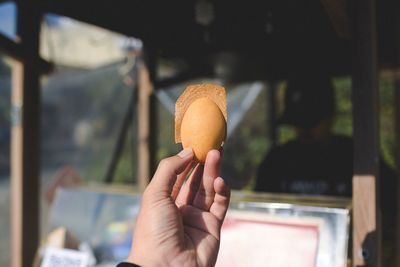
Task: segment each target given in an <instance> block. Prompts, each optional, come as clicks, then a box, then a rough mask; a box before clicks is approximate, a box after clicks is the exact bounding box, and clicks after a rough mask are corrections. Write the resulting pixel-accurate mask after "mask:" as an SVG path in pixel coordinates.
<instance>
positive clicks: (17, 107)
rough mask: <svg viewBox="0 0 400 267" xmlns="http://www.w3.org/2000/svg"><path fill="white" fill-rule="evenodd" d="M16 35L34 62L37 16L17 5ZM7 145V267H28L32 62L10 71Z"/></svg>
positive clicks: (33, 145) (33, 232)
mask: <svg viewBox="0 0 400 267" xmlns="http://www.w3.org/2000/svg"><path fill="white" fill-rule="evenodd" d="M18 8H19V9H18V20H17V22H18V23H17V27H18V34H19V36H20V43H21V45H22V47H25V49H26V50H25V54H24V55H26V56H27V57H28V58H38V52H39V31H40V23H41V13H40V11H39V10H38V8H37V6H35V5H34V2H33V1H30V2H27V3H25V2H24V4H22V3H19V5H18ZM12 75H13V84H12V86H13V88H12V89H13V90H12V112H13V114H12V118H13V119H12V142H11V159H12V162H11V196H12V197H11V255H12V256H11V266H13V267H28V266H31V265H32V263H33V259H34V256H35V252H36V250H37V248H38V245H39V213H40V212H39V211H40V209H39V192H40V187H39V186H40V177H39V168H40V159H39V155H40V153H39V147H40V145H39V131H40V123H39V119H40V87H39V71H38V68H37V66H36V65H35V64H34V62H32V61H29V60H24V61H23V62H22V63H16V64H15V65H14V67H13V74H12Z"/></svg>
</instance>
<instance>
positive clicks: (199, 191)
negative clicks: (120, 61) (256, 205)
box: [128, 149, 230, 267]
mask: <svg viewBox="0 0 400 267" xmlns="http://www.w3.org/2000/svg"><path fill="white" fill-rule="evenodd" d="M220 158H221V156H220V153H219V151H217V150H212V151H210V152H208V154H207V159H206V162H205V165H204V166H202V165H200V164H197V165H196V166H195V168H194V169H193V172H192V174H191V176H190V178H189V179H188V181H187V182H186V183H185V184H184V181H185V178H186V176H187V175H188V174H189V173H190V171H191V170H192V165H193V152H192V150H191V149H185V150H182V151H181V152H180V153H179V154H178V155H176V156H173V157H170V158H167V159H164V160H162V161H161V162H160V164H159V166H158V169H157V171H156V173H155V174H154V177H153V179H152V180H151V182H150V184H149V185H148V187H147V188H146V190H145V192H144V193H143V198H142V203H141V209H140V212H139V216H138V219H137V223H136V228H135V232H134V238H133V245H132V249H131V252H130V255H129V257H128V261H129V262H132V263H135V264H138V265H141V266H144V267H152V266H214V265H215V262H216V260H217V255H218V250H219V243H220V232H221V226H222V222H223V220H224V218H225V214H226V211H227V209H228V205H229V198H230V190H229V188H228V187H227V186H226V184H225V183H224V180H223V179H222V178H221V177H219V176H218V175H219V171H218V167H219V162H220Z"/></svg>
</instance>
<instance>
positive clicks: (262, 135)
mask: <svg viewBox="0 0 400 267" xmlns="http://www.w3.org/2000/svg"><path fill="white" fill-rule="evenodd" d="M198 2H199V4H198V5H197V6H196V10H195V12H197V13H196V14H198V15H197V17H196V19H197V23H198V24H199V25H200V26H199V27H203V28H207V27H208V25H210V24H212V23H213V21H214V20H217V19H216V18H215V17H214V11H213V9H212V6H211V7H210V5H209V4H208V3H209V2H208V1H198ZM210 8H211V10H210ZM292 8H295V7H292ZM244 12H246V10H244ZM16 15H17V8H16V4H15V3H14V2H7V1H5V2H1V3H0V32H1V33H2V34H4V35H5V36H7V37H9V38H11V39H15V38H17V30H16V28H17V26H16ZM265 16H266V17H268V16H272V15H271V14H269V13H268V12H267V13H266V14H265ZM274 19H275V18H273V19H271V21H273V22H274V21H276V19H275V20H274ZM278 22H279V21H278ZM129 23H130V22H129V19H128V18H126V24H127V26H126V27H129V25H128V24H129ZM254 23H255V22H254ZM309 23H310V22H309ZM272 25H273V23H271V24H268V23H266V24H265V23H264V24H263V27H264V29H263V30H264V31H266V32H267V33H268V32H269V31H274V30H275V28H273V27H274V26H272ZM299 25H300V26H299V27H301V25H303V24H299ZM306 25H308V24H307V23H306ZM216 27H217V26H216ZM232 27H233V26H232ZM228 28H229V27H228ZM299 31H301V29H300V30H299ZM204 32H207V31H204ZM232 35H234V34H232ZM202 38H204V40H205V43H207V42H212V41H213V40H216V39H218V36H217V37H215V36H213V35H212V34H210V35H207V34H204V36H202ZM242 38H245V37H242ZM226 42H229V40H227V41H226ZM243 42H245V41H243ZM241 43H242V41H241V40H239V41H237V44H238V46H240V44H241ZM169 45H170V46H171V47H173V46H174V44H169ZM145 47H146V43H145V41H144V40H141V39H140V38H137V37H136V36H126V35H123V34H121V33H117V32H113V31H110V30H108V29H105V28H101V27H99V26H95V25H92V24H89V23H85V22H82V21H79V20H77V19H74V18H70V17H66V16H62V15H59V14H55V13H46V14H44V16H43V19H42V22H41V29H40V56H41V57H42V58H43V59H45V60H47V61H49V62H51V63H53V64H54V70H53V71H52V72H50V73H47V74H45V75H42V77H41V80H40V85H41V103H42V104H41V118H40V119H41V126H40V127H41V128H40V133H41V136H40V138H41V140H40V142H41V146H40V159H41V162H40V168H41V169H40V183H41V186H40V187H41V196H40V201H41V205H40V209H41V213H40V214H41V215H40V216H41V226H42V229H43V227H44V225H45V224H46V221H47V219H48V217H47V216H48V210H49V208H50V203H51V200H52V194H53V193H52V189H51V188H52V186H53V184H54V181H56V180H57V179H60V177H65V176H67V177H69V179H72V180H73V181H78V182H79V183H83V184H88V185H99V184H104V183H109V182H112V183H113V184H115V185H130V186H132V188H137V184H138V177H137V175H138V155H137V147H138V143H137V142H138V141H137V140H138V126H137V125H138V117H137V113H136V110H137V108H138V107H137V98H138V92H137V90H138V89H137V88H138V79H139V78H138V77H139V72H138V66H140V64H142V62H143V61H144V60H145V54H144V51H145ZM227 47H228V46H227ZM150 49H151V48H150ZM172 50H173V49H172ZM178 50H179V49H178ZM184 52H187V51H184ZM184 52H183V53H184ZM189 52H190V51H189ZM158 53H159V54H162V51H161V52H158ZM288 57H289V56H288ZM243 58H244V57H243V56H242V55H241V54H238V53H236V52H235V51H234V50H231V49H226V50H223V49H221V50H219V51H218V52H217V53H214V54H213V56H212V58H207V61H208V62H212V64H210V66H212V67H211V68H210V69H208V67H207V68H206V67H205V68H204V69H206V70H205V71H203V70H202V71H200V72H199V74H196V75H192V76H193V77H190V75H189V76H188V78H186V79H182V80H177V81H176V82H175V81H174V80H173V79H170V78H171V77H174V76H176V75H177V74H181V73H186V72H187V71H188V70H189V71H190V70H191V64H193V62H194V60H193V61H191V60H186V61H185V60H184V59H182V58H179V57H174V56H164V57H162V56H160V59H159V60H158V61H157V66H156V68H155V69H156V71H155V73H156V74H154V75H156V77H157V80H160V81H164V80H167V81H168V82H166V83H162V82H160V83H158V84H157V88H156V89H157V90H156V92H155V94H154V95H155V98H154V102H152V105H153V106H152V107H153V108H154V110H155V114H154V116H155V118H154V122H155V125H154V127H155V128H154V129H156V131H155V132H154V133H152V134H153V135H154V136H153V137H154V143H155V146H154V159H153V161H154V162H155V163H156V162H158V161H159V160H160V159H162V158H164V157H167V156H169V155H172V154H175V153H177V152H178V151H180V149H181V145H180V144H175V142H174V105H175V101H176V99H177V97H178V96H179V95H180V93H181V92H182V91H183V90H184V88H185V87H186V85H188V84H193V83H201V82H213V83H219V84H222V85H224V86H225V87H226V89H227V93H228V113H229V116H230V120H229V121H228V138H227V140H226V142H225V145H224V157H223V162H222V167H221V170H222V175H223V177H224V178H225V179H226V181H227V182H228V184H229V185H230V186H231V187H232V188H233V189H238V190H243V191H252V188H253V187H254V184H255V178H256V174H257V168H258V165H259V164H260V163H261V161H262V160H263V158H264V156H265V154H266V153H267V152H268V151H269V150H270V149H271V148H272V147H273V146H275V145H277V144H282V143H285V142H287V141H288V140H291V139H293V138H294V136H295V133H294V130H293V128H291V127H289V126H283V127H276V125H275V121H274V120H275V119H276V117H278V115H279V114H281V112H282V111H283V103H284V91H285V88H286V80H285V78H284V77H280V75H275V74H268V75H267V74H266V75H265V78H263V77H262V76H263V75H259V74H257V75H255V73H257V71H255V70H253V69H252V68H249V69H248V70H247V71H246V72H244V71H243V69H245V68H246V67H247V66H250V65H251V64H252V63H254V62H257V59H254V61H253V58H252V57H248V58H250V60H249V61H251V62H246V60H244V59H243ZM13 64H15V61H14V60H13V59H11V58H10V57H7V56H6V55H5V54H2V52H0V265H1V266H8V265H9V260H10V247H9V242H8V240H9V239H10V230H9V229H10V219H9V218H10V208H9V207H10V203H9V202H10V138H11V131H10V130H11V123H12V121H13V118H12V108H11V84H12V68H13ZM239 66H240V69H235V68H237V67H239ZM200 67H201V66H200ZM300 67H301V66H300ZM278 69H279V67H278ZM238 73H245V74H244V75H245V77H244V78H240V77H239V74H238ZM266 73H267V72H266ZM251 74H254V75H251ZM151 75H152V74H151ZM271 77H272V79H271ZM379 77H380V78H379V85H380V91H379V105H380V115H379V116H380V117H379V120H380V125H379V133H380V139H379V142H380V151H381V154H382V157H383V158H384V160H385V161H386V162H387V163H388V165H389V166H390V167H392V168H393V169H395V168H396V166H395V165H396V164H395V163H396V160H395V124H394V120H395V102H394V99H395V97H394V94H395V86H394V83H393V80H392V77H391V76H390V75H388V74H387V73H385V72H384V71H382V72H381V73H380V76H379ZM332 79H333V84H334V92H335V96H336V116H335V121H334V132H335V133H338V134H344V135H347V136H352V133H353V130H352V100H351V86H352V85H351V77H350V76H349V74H347V73H345V72H342V73H340V72H338V73H336V74H335V75H334V76H333V78H332ZM271 110H273V112H272V113H271ZM271 114H272V115H271ZM274 116H275V118H274ZM78 182H77V183H78ZM72 183H73V182H72Z"/></svg>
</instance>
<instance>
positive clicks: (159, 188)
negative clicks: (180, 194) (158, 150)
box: [149, 148, 193, 196]
mask: <svg viewBox="0 0 400 267" xmlns="http://www.w3.org/2000/svg"><path fill="white" fill-rule="evenodd" d="M192 159H193V151H192V149H191V148H186V149H184V150H182V151H181V152H179V153H178V154H177V155H176V156H172V157H169V158H165V159H163V160H161V161H160V163H159V164H158V168H157V170H156V173H155V174H154V176H153V179H152V180H151V183H150V185H149V187H151V191H152V193H153V194H154V193H157V192H160V193H167V194H168V196H169V195H170V194H171V192H172V189H173V187H174V184H175V182H176V179H177V176H178V175H179V174H180V173H182V172H183V171H184V170H185V169H186V167H187V166H188V165H189V164H190V163H191V162H192Z"/></svg>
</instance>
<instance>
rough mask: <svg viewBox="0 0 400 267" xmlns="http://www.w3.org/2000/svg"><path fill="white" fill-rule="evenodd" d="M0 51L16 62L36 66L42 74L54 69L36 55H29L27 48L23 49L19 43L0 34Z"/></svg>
mask: <svg viewBox="0 0 400 267" xmlns="http://www.w3.org/2000/svg"><path fill="white" fill-rule="evenodd" d="M0 50H1V51H2V52H3V53H5V54H6V55H8V56H10V57H12V58H14V59H16V60H18V61H21V62H23V63H28V64H31V65H34V66H36V67H37V68H38V69H39V71H40V72H41V73H43V74H45V73H50V72H51V71H52V70H53V69H54V66H53V64H51V63H49V62H47V61H46V60H44V59H42V58H41V57H40V56H39V55H38V54H36V55H32V54H29V48H25V47H23V46H22V45H21V44H20V43H17V42H16V41H14V40H11V39H9V38H7V37H6V36H4V35H3V34H1V33H0Z"/></svg>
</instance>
